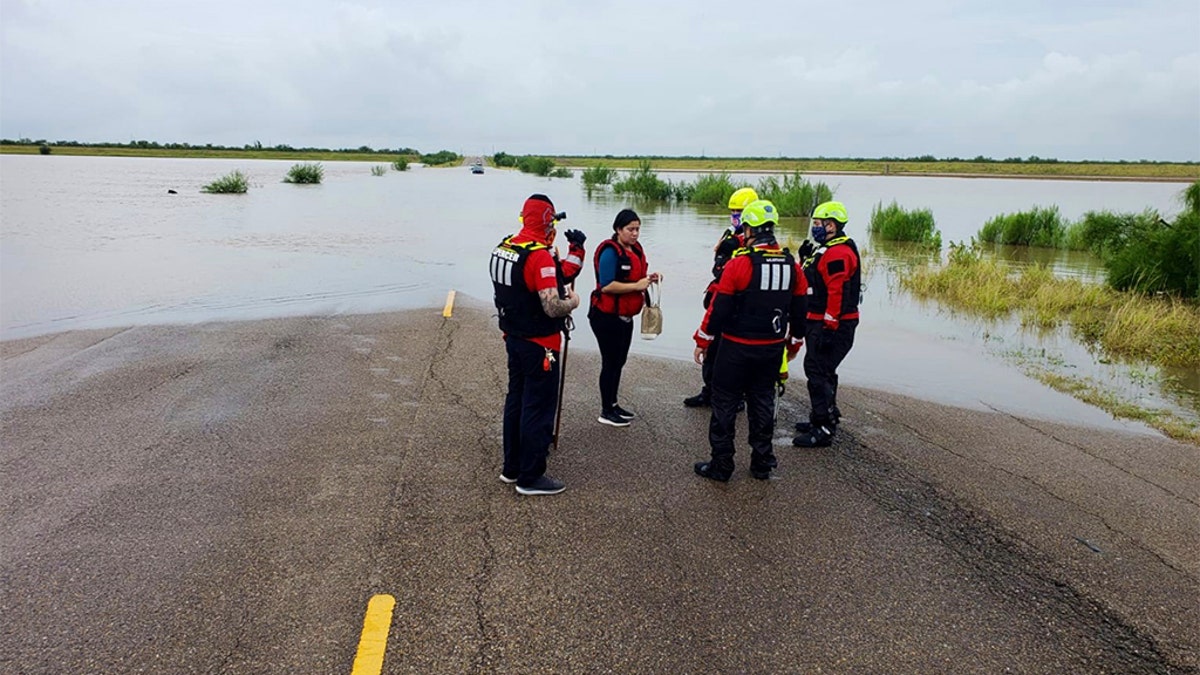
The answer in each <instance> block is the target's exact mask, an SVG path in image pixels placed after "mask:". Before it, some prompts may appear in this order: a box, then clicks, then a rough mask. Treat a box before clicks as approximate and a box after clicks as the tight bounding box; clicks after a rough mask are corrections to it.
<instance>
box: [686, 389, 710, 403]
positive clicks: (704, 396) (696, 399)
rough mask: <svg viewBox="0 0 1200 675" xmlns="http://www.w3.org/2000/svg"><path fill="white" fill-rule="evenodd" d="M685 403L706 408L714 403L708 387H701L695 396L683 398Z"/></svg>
mask: <svg viewBox="0 0 1200 675" xmlns="http://www.w3.org/2000/svg"><path fill="white" fill-rule="evenodd" d="M683 404H684V405H685V406H687V407H689V408H706V407H708V406H710V405H712V398H711V397H710V396H709V394H708V387H704V388H703V389H701V390H700V393H699V394H696V395H695V396H689V397H687V398H685V399H683Z"/></svg>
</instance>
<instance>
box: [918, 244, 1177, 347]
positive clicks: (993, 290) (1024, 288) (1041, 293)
mask: <svg viewBox="0 0 1200 675" xmlns="http://www.w3.org/2000/svg"><path fill="white" fill-rule="evenodd" d="M900 283H901V285H902V286H903V287H904V288H906V289H908V290H910V291H911V292H913V293H914V294H915V295H917V296H918V297H924V298H934V299H937V300H940V301H942V302H945V303H946V304H948V305H950V306H952V307H956V308H959V309H963V310H967V311H969V312H971V313H974V314H976V315H979V316H983V317H986V318H997V317H1002V316H1007V315H1009V314H1010V313H1013V312H1018V313H1019V315H1020V319H1021V322H1022V324H1024V325H1029V326H1037V327H1041V328H1052V327H1055V326H1058V325H1060V324H1062V323H1063V322H1067V323H1068V324H1069V325H1070V326H1071V328H1072V329H1073V330H1074V331H1075V333H1076V335H1078V336H1079V337H1080V339H1081V340H1083V341H1084V342H1085V343H1086V344H1089V345H1092V346H1094V347H1097V348H1099V349H1102V350H1103V351H1104V352H1106V353H1108V354H1109V355H1111V356H1114V357H1121V358H1128V359H1138V360H1143V361H1147V362H1149V363H1153V364H1155V365H1159V366H1179V367H1185V368H1197V367H1200V303H1197V302H1195V301H1189V300H1184V299H1181V298H1179V297H1176V296H1171V295H1142V294H1139V293H1132V292H1123V291H1117V290H1113V289H1111V288H1108V287H1105V286H1100V285H1097V284H1088V283H1085V282H1082V281H1080V280H1078V279H1060V278H1057V277H1055V276H1054V274H1053V273H1051V272H1050V271H1049V270H1048V269H1047V268H1045V267H1042V266H1031V267H1027V268H1024V269H1022V270H1019V271H1018V270H1013V269H1010V268H1009V267H1007V266H1005V265H1004V264H1002V263H1001V262H999V261H996V260H992V259H987V258H984V257H983V256H982V253H981V252H980V250H979V248H978V247H977V246H966V245H962V244H951V245H950V256H949V262H948V263H947V264H946V265H944V266H942V267H933V266H925V267H916V268H913V269H910V270H907V271H905V272H902V273H901V277H900Z"/></svg>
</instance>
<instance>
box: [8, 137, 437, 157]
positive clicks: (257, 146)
mask: <svg viewBox="0 0 1200 675" xmlns="http://www.w3.org/2000/svg"><path fill="white" fill-rule="evenodd" d="M0 145H38V146H47V147H64V148H133V149H138V150H228V151H239V150H242V151H252V152H253V151H262V150H273V151H277V152H345V153H355V154H376V155H415V156H421V152H420V151H418V150H415V149H413V148H372V147H371V146H369V145H361V146H359V147H357V148H333V149H331V148H313V147H301V148H296V147H292V146H290V145H287V144H285V143H280V144H279V145H272V146H265V145H263V144H262V142H261V141H255V142H253V143H247V144H246V145H241V146H238V145H219V144H216V143H204V144H199V143H197V144H192V143H159V142H158V141H142V140H136V141H129V142H128V143H113V142H103V143H81V142H79V141H47V140H46V139H44V138H39V139H36V140H34V139H29V138H18V139H15V140H14V139H11V138H0ZM442 152H446V151H444V150H443V151H442ZM435 154H439V153H435ZM451 154H453V153H451Z"/></svg>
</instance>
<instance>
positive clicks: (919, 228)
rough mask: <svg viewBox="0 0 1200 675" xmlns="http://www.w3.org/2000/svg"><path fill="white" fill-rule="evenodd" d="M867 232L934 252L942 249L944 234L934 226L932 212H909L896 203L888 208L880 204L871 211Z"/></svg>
mask: <svg viewBox="0 0 1200 675" xmlns="http://www.w3.org/2000/svg"><path fill="white" fill-rule="evenodd" d="M867 231H868V232H870V233H872V234H878V235H879V236H880V237H882V238H884V239H889V240H892V241H911V242H915V243H917V244H920V245H921V246H924V247H927V248H930V249H934V250H938V249H941V247H942V233H941V232H940V231H938V229H937V226H936V225H935V224H934V220H933V211H932V210H930V209H915V210H912V211H909V210H907V209H904V208H903V207H901V206H900V205H899V204H897V203H896V202H894V201H893V202H892V203H891V204H889V205H888V206H884V205H883V203H882V202H880V203H878V204H876V205H875V208H873V209H871V222H870V224H868V225H867Z"/></svg>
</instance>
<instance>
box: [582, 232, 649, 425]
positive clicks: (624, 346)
mask: <svg viewBox="0 0 1200 675" xmlns="http://www.w3.org/2000/svg"><path fill="white" fill-rule="evenodd" d="M641 231H642V219H641V218H639V217H638V214H636V213H634V212H633V210H632V209H623V210H622V211H621V212H620V213H618V214H617V217H616V219H615V220H613V236H612V238H611V239H606V240H605V241H603V242H602V243H601V244H600V245H599V246H597V247H596V251H595V253H594V254H593V255H594V258H593V260H594V262H595V268H596V289H595V290H594V291H592V306H591V309H589V310H588V323H589V324H591V326H592V332H593V333H594V334H595V335H596V343H597V344H598V345H599V347H600V361H601V366H600V404H601V409H600V417H599V419H598V420H597V421H598V422H600V423H601V424H608V425H610V426H614V427H627V426H629V422H630V420H632V419H633V418H634V417H635V415H634V414H633V413H632V412H630V411H628V410H626V409H625V408H622V407H621V406H620V405H618V404H617V390H618V389H620V386H621V370H622V369H623V368H624V367H625V360H626V358H628V356H629V344H630V342H632V341H633V317H635V316H637V315H638V313H639V312H641V311H642V306H643V305H644V304H645V302H646V288H647V287H648V286H649V285H650V284H651V283H652V282H656V281H659V280H660V279H662V275H660V274H659V273H657V272H649V273H648V271H647V270H648V268H647V266H646V254H645V252H643V251H642V246H641V244H639V243H638V235H639V234H641Z"/></svg>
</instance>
